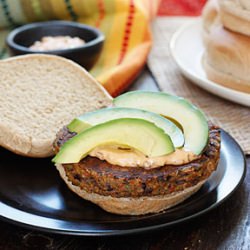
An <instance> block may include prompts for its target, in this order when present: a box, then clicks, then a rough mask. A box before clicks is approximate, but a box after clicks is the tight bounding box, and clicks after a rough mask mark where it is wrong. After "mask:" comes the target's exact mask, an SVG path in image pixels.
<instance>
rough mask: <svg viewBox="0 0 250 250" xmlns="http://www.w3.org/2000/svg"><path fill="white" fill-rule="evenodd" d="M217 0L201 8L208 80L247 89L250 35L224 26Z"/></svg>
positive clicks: (232, 87)
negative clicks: (202, 9)
mask: <svg viewBox="0 0 250 250" xmlns="http://www.w3.org/2000/svg"><path fill="white" fill-rule="evenodd" d="M219 12H220V9H219V7H218V4H217V1H216V0H213V1H209V2H208V4H207V5H206V6H205V8H204V11H203V33H202V35H203V41H204V46H205V53H204V56H203V66H204V69H205V72H206V74H207V77H208V79H209V80H211V81H214V82H216V83H218V84H221V85H223V86H225V87H228V88H231V89H234V90H238V91H241V92H245V93H250V74H249V73H250V71H249V68H250V59H249V58H250V37H248V36H244V35H241V34H239V33H236V32H232V31H229V30H227V29H225V28H224V27H223V24H222V23H221V20H220V16H219Z"/></svg>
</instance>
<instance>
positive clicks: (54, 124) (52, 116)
mask: <svg viewBox="0 0 250 250" xmlns="http://www.w3.org/2000/svg"><path fill="white" fill-rule="evenodd" d="M111 100H112V98H111V97H110V96H109V94H108V93H107V92H106V91H105V90H104V88H103V87H102V86H101V85H99V84H98V83H97V81H96V80H95V79H94V78H93V77H92V76H91V75H90V74H89V73H88V72H87V71H85V70H84V69H83V68H82V67H80V66H79V65H78V64H76V63H74V62H72V61H70V60H67V59H64V58H62V57H59V56H53V55H43V54H33V55H25V56H19V57H13V58H10V59H6V60H2V61H0V103H1V105H0V113H1V118H0V146H2V147H6V148H8V149H10V150H11V151H13V152H15V153H18V154H22V155H25V156H32V157H46V156H50V155H52V154H53V150H52V144H53V141H54V139H55V136H56V133H57V131H58V130H59V129H60V128H61V127H62V126H64V125H65V124H68V123H69V122H70V121H71V120H72V119H73V118H74V117H76V116H79V115H80V114H82V113H85V112H88V111H92V110H95V109H99V108H101V107H106V106H108V105H110V103H111Z"/></svg>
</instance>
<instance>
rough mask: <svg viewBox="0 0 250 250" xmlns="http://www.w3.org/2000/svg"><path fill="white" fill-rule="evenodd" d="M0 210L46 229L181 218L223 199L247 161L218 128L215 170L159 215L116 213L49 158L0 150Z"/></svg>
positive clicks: (126, 227) (78, 231)
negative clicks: (78, 191)
mask: <svg viewBox="0 0 250 250" xmlns="http://www.w3.org/2000/svg"><path fill="white" fill-rule="evenodd" d="M0 154H1V157H0V172H1V174H0V214H1V218H2V219H4V220H7V221H9V222H12V223H15V224H18V225H21V226H24V227H28V228H32V229H37V230H42V231H46V232H53V233H61V234H72V235H99V236H104V235H121V234H131V233H136V232H143V231H148V230H153V229H159V228H163V227H169V226H172V225H174V224H177V223H180V222H184V221H186V220H189V219H191V218H194V217H197V216H199V215H201V214H204V213H205V212H208V211H209V210H211V209H212V208H215V207H216V206H218V205H219V204H221V203H222V202H223V201H224V200H225V199H226V198H228V197H229V196H230V195H231V194H232V193H233V191H234V190H236V188H237V187H238V186H239V185H240V184H241V182H242V181H243V179H244V176H245V171H246V164H245V158H244V154H243V152H242V150H241V149H240V147H239V145H238V144H237V143H236V142H235V140H234V139H233V138H232V137H231V136H230V135H228V134H227V133H226V132H224V131H222V146H221V159H220V162H219V166H218V170H217V171H216V172H215V173H214V174H213V175H212V176H211V177H210V179H209V180H208V181H207V182H206V183H205V184H204V186H203V187H202V188H201V189H200V191H199V192H198V193H196V194H195V195H194V196H192V197H191V198H189V199H188V200H186V201H185V202H183V203H181V204H180V205H178V206H176V207H174V208H171V209H169V210H167V211H165V212H162V213H159V214H153V215H152V214H151V215H144V216H119V215H113V214H109V213H107V212H105V211H103V210H102V209H100V208H99V207H97V206H95V205H94V204H92V203H90V202H87V201H84V200H83V199H80V198H79V197H78V196H77V195H75V194H74V193H72V192H71V191H70V190H69V189H68V188H67V187H66V185H65V184H64V182H63V181H62V180H61V179H60V177H59V174H58V173H57V171H56V169H55V167H54V166H53V164H51V162H50V160H49V159H43V160H41V159H28V158H23V157H19V156H16V155H13V154H11V153H9V152H8V151H5V150H3V149H1V150H0Z"/></svg>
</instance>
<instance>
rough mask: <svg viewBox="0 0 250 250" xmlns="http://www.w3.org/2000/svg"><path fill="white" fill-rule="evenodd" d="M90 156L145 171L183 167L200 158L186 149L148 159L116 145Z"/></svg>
mask: <svg viewBox="0 0 250 250" xmlns="http://www.w3.org/2000/svg"><path fill="white" fill-rule="evenodd" d="M89 155H90V156H93V157H97V158H99V159H100V160H106V161H107V162H109V163H111V164H114V165H119V166H122V167H143V168H145V169H151V168H157V167H160V166H164V165H166V164H168V165H182V164H185V163H188V162H191V161H193V160H195V159H198V158H200V156H199V155H195V154H193V153H192V152H191V151H187V150H185V149H176V150H175V151H174V152H173V153H171V154H168V155H164V156H159V157H147V156H145V155H144V154H143V153H141V152H139V151H137V150H134V149H129V148H119V146H114V145H102V146H98V147H96V148H95V149H93V150H92V151H91V152H90V153H89Z"/></svg>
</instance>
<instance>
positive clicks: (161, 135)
mask: <svg viewBox="0 0 250 250" xmlns="http://www.w3.org/2000/svg"><path fill="white" fill-rule="evenodd" d="M103 144H117V145H126V146H128V147H131V148H135V149H137V150H139V151H141V152H142V153H144V154H145V155H147V156H149V157H155V156H162V155H167V154H170V153H172V152H173V151H174V150H175V149H174V145H173V143H172V141H171V139H170V137H169V136H168V135H167V134H165V132H164V131H163V130H162V129H161V128H159V127H157V126H156V125H154V124H153V123H151V122H148V121H146V120H143V119H138V118H121V119H116V120H112V121H108V122H105V123H102V124H98V125H96V126H93V127H91V128H89V129H86V130H84V131H83V132H81V133H80V134H78V135H76V136H74V137H73V138H71V139H70V140H68V141H67V142H66V143H65V144H64V145H63V146H62V147H61V149H60V151H59V152H58V154H57V155H56V156H55V157H54V158H53V160H52V161H53V162H55V163H77V162H79V161H80V160H81V159H82V158H84V157H85V156H86V155H87V154H88V153H89V152H90V151H91V150H92V149H94V148H95V147H97V146H99V145H103Z"/></svg>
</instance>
